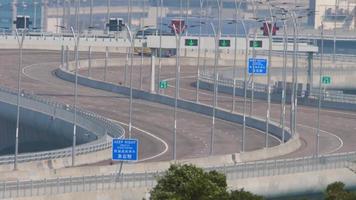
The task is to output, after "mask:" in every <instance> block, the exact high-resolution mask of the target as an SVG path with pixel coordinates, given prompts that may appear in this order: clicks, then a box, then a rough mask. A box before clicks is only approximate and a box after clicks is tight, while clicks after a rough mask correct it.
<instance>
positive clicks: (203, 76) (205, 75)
mask: <svg viewBox="0 0 356 200" xmlns="http://www.w3.org/2000/svg"><path fill="white" fill-rule="evenodd" d="M199 79H200V80H203V81H207V82H210V83H213V82H214V75H213V74H212V73H209V72H199ZM218 84H219V85H225V86H230V87H232V86H233V84H234V81H233V80H232V79H228V78H223V77H221V76H219V78H218ZM244 85H245V83H244V81H242V80H235V87H236V88H241V89H242V88H244ZM253 87H254V91H258V92H266V91H267V85H265V84H261V83H256V82H254V86H253ZM247 89H248V90H251V89H252V84H251V80H250V81H249V82H248V83H247Z"/></svg>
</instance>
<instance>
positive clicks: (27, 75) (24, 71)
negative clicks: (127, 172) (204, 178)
mask: <svg viewBox="0 0 356 200" xmlns="http://www.w3.org/2000/svg"><path fill="white" fill-rule="evenodd" d="M51 63H54V62H48V63H39V64H32V65H28V66H26V67H24V68H23V69H22V73H23V74H24V75H25V76H26V77H28V78H30V79H33V80H36V81H40V82H45V81H43V80H40V79H36V78H33V77H32V76H30V75H29V74H27V73H26V70H27V69H28V68H30V67H33V66H36V65H42V64H51ZM109 120H111V121H114V122H117V123H119V124H122V125H125V126H128V124H125V123H123V122H120V121H117V120H113V119H109ZM132 127H133V128H134V129H136V130H138V131H140V132H142V133H145V134H147V135H149V136H151V137H153V138H154V139H156V140H158V141H160V142H161V143H163V145H164V147H165V149H164V150H163V151H162V152H161V153H158V154H156V155H154V156H151V157H148V158H144V159H140V160H139V161H140V162H142V161H146V160H151V159H154V158H157V157H159V156H161V155H163V154H165V153H166V152H167V151H168V144H167V143H166V142H165V141H164V140H163V139H161V138H159V137H158V136H156V135H153V134H152V133H149V132H148V131H145V130H143V129H140V128H138V127H135V126H132Z"/></svg>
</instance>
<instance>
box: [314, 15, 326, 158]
mask: <svg viewBox="0 0 356 200" xmlns="http://www.w3.org/2000/svg"><path fill="white" fill-rule="evenodd" d="M323 56H324V22H321V54H320V67H319V99H318V118H317V132H316V149H315V155H316V156H317V157H318V156H319V154H320V110H321V98H322V74H323Z"/></svg>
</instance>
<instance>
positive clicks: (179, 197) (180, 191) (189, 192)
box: [151, 165, 263, 200]
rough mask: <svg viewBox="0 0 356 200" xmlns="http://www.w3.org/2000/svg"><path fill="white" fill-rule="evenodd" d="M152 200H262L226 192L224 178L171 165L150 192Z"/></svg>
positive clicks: (221, 175)
mask: <svg viewBox="0 0 356 200" xmlns="http://www.w3.org/2000/svg"><path fill="white" fill-rule="evenodd" d="M151 199H152V200H162V199H165V200H217V199H219V200H262V199H263V198H262V197H259V196H256V195H253V194H252V193H250V192H246V191H244V190H236V191H231V192H229V191H227V184H226V176H225V175H224V174H221V173H219V172H216V171H210V172H205V171H204V170H203V169H201V168H197V167H195V166H193V165H171V166H170V168H169V169H168V170H167V171H166V173H165V175H164V176H162V177H159V178H158V181H157V185H156V186H155V187H154V188H153V189H152V190H151Z"/></svg>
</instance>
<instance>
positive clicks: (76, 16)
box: [75, 0, 80, 34]
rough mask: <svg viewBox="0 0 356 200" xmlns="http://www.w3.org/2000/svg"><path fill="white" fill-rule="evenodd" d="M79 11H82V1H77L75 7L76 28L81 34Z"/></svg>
mask: <svg viewBox="0 0 356 200" xmlns="http://www.w3.org/2000/svg"><path fill="white" fill-rule="evenodd" d="M79 9H80V0H76V6H75V27H76V31H77V33H78V34H80V30H79Z"/></svg>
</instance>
